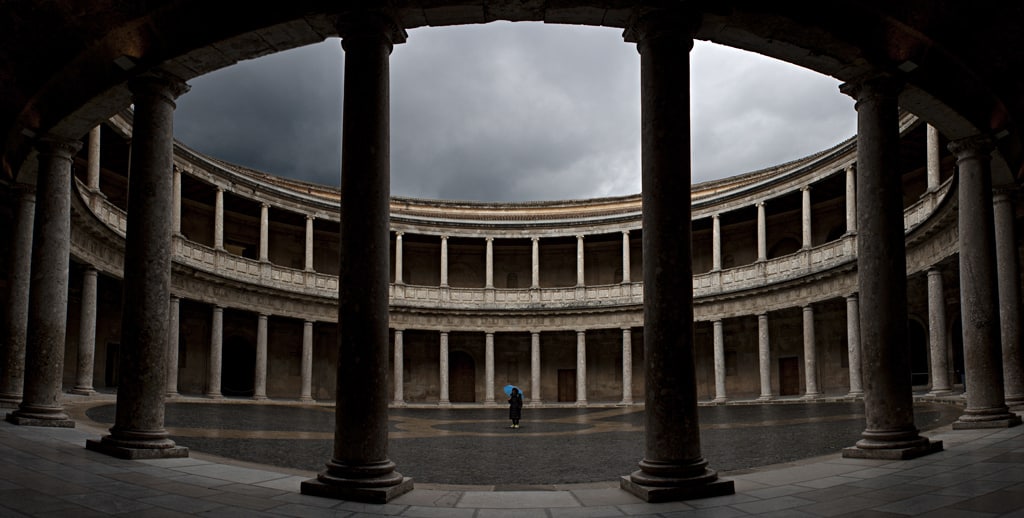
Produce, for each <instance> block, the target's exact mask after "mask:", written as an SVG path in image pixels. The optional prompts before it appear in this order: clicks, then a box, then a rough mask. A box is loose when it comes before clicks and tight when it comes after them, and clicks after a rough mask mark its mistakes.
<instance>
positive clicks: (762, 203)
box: [754, 200, 766, 207]
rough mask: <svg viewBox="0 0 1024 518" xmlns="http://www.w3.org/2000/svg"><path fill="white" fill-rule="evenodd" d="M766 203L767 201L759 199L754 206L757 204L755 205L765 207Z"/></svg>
mask: <svg viewBox="0 0 1024 518" xmlns="http://www.w3.org/2000/svg"><path fill="white" fill-rule="evenodd" d="M765 203H766V202H765V201H764V200H761V201H759V202H757V203H755V204H754V206H755V207H764V206H765Z"/></svg>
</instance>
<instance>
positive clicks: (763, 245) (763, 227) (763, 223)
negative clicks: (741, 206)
mask: <svg viewBox="0 0 1024 518" xmlns="http://www.w3.org/2000/svg"><path fill="white" fill-rule="evenodd" d="M764 211H765V208H764V202H763V201H761V202H758V203H757V260H758V261H767V260H768V222H767V218H766V217H765V212H764Z"/></svg>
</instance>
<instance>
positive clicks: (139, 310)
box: [86, 76, 188, 459]
mask: <svg viewBox="0 0 1024 518" xmlns="http://www.w3.org/2000/svg"><path fill="white" fill-rule="evenodd" d="M129 89H130V90H131V91H132V101H133V103H134V105H135V119H134V123H133V126H132V127H133V136H132V163H131V166H130V169H129V175H130V177H131V183H130V185H129V187H128V189H129V190H128V228H127V229H126V231H125V251H124V299H123V304H122V308H121V359H120V376H121V378H120V381H119V382H118V386H117V416H116V418H115V420H114V426H113V427H111V428H110V435H105V436H103V438H102V439H101V440H99V441H93V440H90V441H87V442H86V447H87V448H89V449H90V450H95V451H99V452H102V453H106V454H107V455H112V456H115V457H120V458H126V459H152V458H167V457H187V456H188V449H187V448H184V447H181V446H177V445H176V444H174V441H172V440H171V439H170V438H169V437H168V433H167V431H166V430H164V397H165V396H166V394H167V365H166V364H165V362H164V359H165V357H166V354H167V324H168V322H169V319H168V309H169V305H170V287H171V253H172V250H171V229H172V224H171V219H172V218H171V216H172V212H173V211H172V208H171V205H172V202H173V200H172V198H173V196H172V194H173V193H172V191H173V185H172V183H173V174H172V169H173V167H174V99H175V98H177V97H178V96H179V95H181V94H183V93H185V92H186V91H188V86H186V85H185V83H184V82H181V81H179V80H177V79H174V78H171V77H167V76H159V77H158V76H147V77H143V78H138V79H136V80H134V81H132V82H130V83H129Z"/></svg>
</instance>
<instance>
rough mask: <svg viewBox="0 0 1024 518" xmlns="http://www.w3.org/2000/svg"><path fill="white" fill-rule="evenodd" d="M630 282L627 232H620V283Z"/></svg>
mask: <svg viewBox="0 0 1024 518" xmlns="http://www.w3.org/2000/svg"><path fill="white" fill-rule="evenodd" d="M630 282H632V281H631V280H630V264H629V231H628V230H623V231H622V283H623V284H629V283H630Z"/></svg>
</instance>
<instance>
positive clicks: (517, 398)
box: [508, 388, 523, 428]
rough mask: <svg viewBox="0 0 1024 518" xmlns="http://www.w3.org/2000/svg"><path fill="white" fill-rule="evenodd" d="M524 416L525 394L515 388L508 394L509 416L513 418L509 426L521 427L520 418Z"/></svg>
mask: <svg viewBox="0 0 1024 518" xmlns="http://www.w3.org/2000/svg"><path fill="white" fill-rule="evenodd" d="M522 417H523V394H522V393H521V392H519V389H518V388H513V389H512V393H511V394H509V396H508V418H509V419H511V420H512V426H509V428H519V420H520V419H522Z"/></svg>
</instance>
